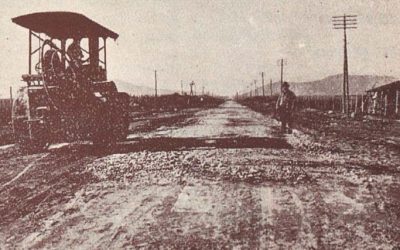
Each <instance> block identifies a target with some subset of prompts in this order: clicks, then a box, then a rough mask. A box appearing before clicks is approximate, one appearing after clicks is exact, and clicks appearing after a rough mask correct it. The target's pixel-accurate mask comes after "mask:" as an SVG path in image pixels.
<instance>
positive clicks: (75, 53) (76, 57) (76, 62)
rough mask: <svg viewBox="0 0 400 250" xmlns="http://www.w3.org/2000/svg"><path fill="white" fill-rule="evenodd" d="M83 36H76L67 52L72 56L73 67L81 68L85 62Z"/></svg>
mask: <svg viewBox="0 0 400 250" xmlns="http://www.w3.org/2000/svg"><path fill="white" fill-rule="evenodd" d="M81 39H82V38H81V37H74V38H73V41H72V43H71V44H70V45H69V46H68V49H67V54H68V56H69V58H71V63H72V65H70V66H71V67H73V68H74V69H77V70H79V69H80V68H81V67H82V64H83V60H82V58H83V53H82V49H81V45H80V43H81Z"/></svg>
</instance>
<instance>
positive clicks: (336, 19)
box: [236, 14, 357, 114]
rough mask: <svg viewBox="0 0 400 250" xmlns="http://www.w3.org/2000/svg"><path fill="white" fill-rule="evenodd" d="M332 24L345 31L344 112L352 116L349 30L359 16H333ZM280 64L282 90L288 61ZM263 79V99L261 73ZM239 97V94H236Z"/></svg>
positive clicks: (352, 27) (353, 27)
mask: <svg viewBox="0 0 400 250" xmlns="http://www.w3.org/2000/svg"><path fill="white" fill-rule="evenodd" d="M332 24H333V29H337V30H343V37H344V38H343V42H344V45H343V50H344V51H343V94H342V112H343V113H346V114H350V93H349V65H348V56H347V30H349V29H357V15H346V14H344V15H343V16H332ZM278 64H279V66H280V69H281V72H280V73H281V81H280V83H281V89H282V83H283V66H284V65H286V64H287V62H286V60H284V59H280V60H279V61H278ZM261 78H262V92H263V97H265V88H264V72H262V73H261ZM252 85H253V82H252V83H250V86H249V88H250V92H249V94H250V97H252ZM270 91H271V93H270V94H271V95H272V80H270ZM254 94H255V95H257V94H258V93H257V81H256V80H254ZM236 95H237V97H238V93H237V94H236Z"/></svg>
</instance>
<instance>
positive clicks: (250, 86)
mask: <svg viewBox="0 0 400 250" xmlns="http://www.w3.org/2000/svg"><path fill="white" fill-rule="evenodd" d="M285 65H287V61H286V59H283V58H282V59H279V60H278V66H279V67H280V75H281V79H280V84H281V89H282V84H283V67H284V66H285ZM264 76H265V73H264V72H261V90H262V96H263V97H265V96H266V90H265V82H264ZM253 87H254V96H259V94H258V88H257V80H254V81H253V82H251V83H250V85H249V86H248V87H247V88H249V91H248V93H249V96H250V97H252V96H253ZM269 92H270V93H269V95H270V96H272V95H273V89H272V79H270V83H269ZM245 93H246V91H245ZM236 96H237V98H239V93H236Z"/></svg>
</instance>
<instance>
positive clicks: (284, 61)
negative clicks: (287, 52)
mask: <svg viewBox="0 0 400 250" xmlns="http://www.w3.org/2000/svg"><path fill="white" fill-rule="evenodd" d="M278 65H279V66H280V67H281V91H282V85H283V65H287V61H286V60H284V59H283V58H282V59H280V60H278Z"/></svg>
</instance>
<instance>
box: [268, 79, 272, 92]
mask: <svg viewBox="0 0 400 250" xmlns="http://www.w3.org/2000/svg"><path fill="white" fill-rule="evenodd" d="M269 88H270V90H271V96H272V79H269Z"/></svg>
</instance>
